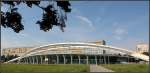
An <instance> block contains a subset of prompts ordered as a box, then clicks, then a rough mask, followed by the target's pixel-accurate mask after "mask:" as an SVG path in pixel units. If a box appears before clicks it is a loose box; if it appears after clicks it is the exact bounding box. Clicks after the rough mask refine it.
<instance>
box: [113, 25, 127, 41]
mask: <svg viewBox="0 0 150 73" xmlns="http://www.w3.org/2000/svg"><path fill="white" fill-rule="evenodd" d="M113 34H114V36H113V37H114V38H115V39H116V40H122V38H123V37H124V36H125V35H126V34H128V32H127V30H126V29H123V28H117V29H115V31H114V32H113Z"/></svg>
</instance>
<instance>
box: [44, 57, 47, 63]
mask: <svg viewBox="0 0 150 73" xmlns="http://www.w3.org/2000/svg"><path fill="white" fill-rule="evenodd" d="M44 62H45V64H47V59H46V55H45V56H44Z"/></svg>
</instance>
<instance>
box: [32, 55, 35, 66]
mask: <svg viewBox="0 0 150 73" xmlns="http://www.w3.org/2000/svg"><path fill="white" fill-rule="evenodd" d="M32 60H33V64H35V59H34V56H32Z"/></svg>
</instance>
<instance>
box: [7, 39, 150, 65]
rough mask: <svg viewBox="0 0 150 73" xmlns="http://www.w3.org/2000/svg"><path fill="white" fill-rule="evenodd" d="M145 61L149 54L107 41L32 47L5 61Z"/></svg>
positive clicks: (53, 62) (91, 62)
mask: <svg viewBox="0 0 150 73" xmlns="http://www.w3.org/2000/svg"><path fill="white" fill-rule="evenodd" d="M139 61H145V62H149V56H145V55H143V54H140V53H135V52H133V51H131V50H127V49H123V48H117V47H112V46H108V45H106V43H105V41H97V42H88V43H84V42H82V43H81V42H68V43H67V42H66V43H54V44H48V45H44V46H39V47H35V48H32V50H29V51H27V52H26V53H24V54H22V55H21V56H20V57H18V58H15V59H12V60H9V61H7V62H5V63H20V64H119V63H132V62H139Z"/></svg>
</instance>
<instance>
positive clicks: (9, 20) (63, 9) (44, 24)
mask: <svg viewBox="0 0 150 73" xmlns="http://www.w3.org/2000/svg"><path fill="white" fill-rule="evenodd" d="M41 2H42V1H26V0H18V1H4V0H3V1H1V4H7V5H9V6H10V11H8V12H4V11H1V26H2V27H4V28H11V29H13V30H14V32H16V33H19V32H20V31H21V30H24V25H23V24H22V15H21V14H20V13H19V12H18V11H17V10H18V8H16V7H15V6H16V5H20V4H21V3H23V4H26V5H27V6H28V7H30V8H32V6H33V5H35V6H37V7H38V8H40V9H42V10H43V14H42V15H43V18H42V19H41V20H38V21H37V22H35V23H36V24H39V26H40V30H43V31H45V32H46V31H49V29H52V28H53V26H54V25H55V26H59V27H60V29H61V30H62V31H63V32H64V27H66V24H65V21H66V20H67V16H66V13H69V12H71V8H69V6H71V4H70V3H69V1H50V3H49V4H48V5H47V6H46V7H43V6H40V3H41Z"/></svg>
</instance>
